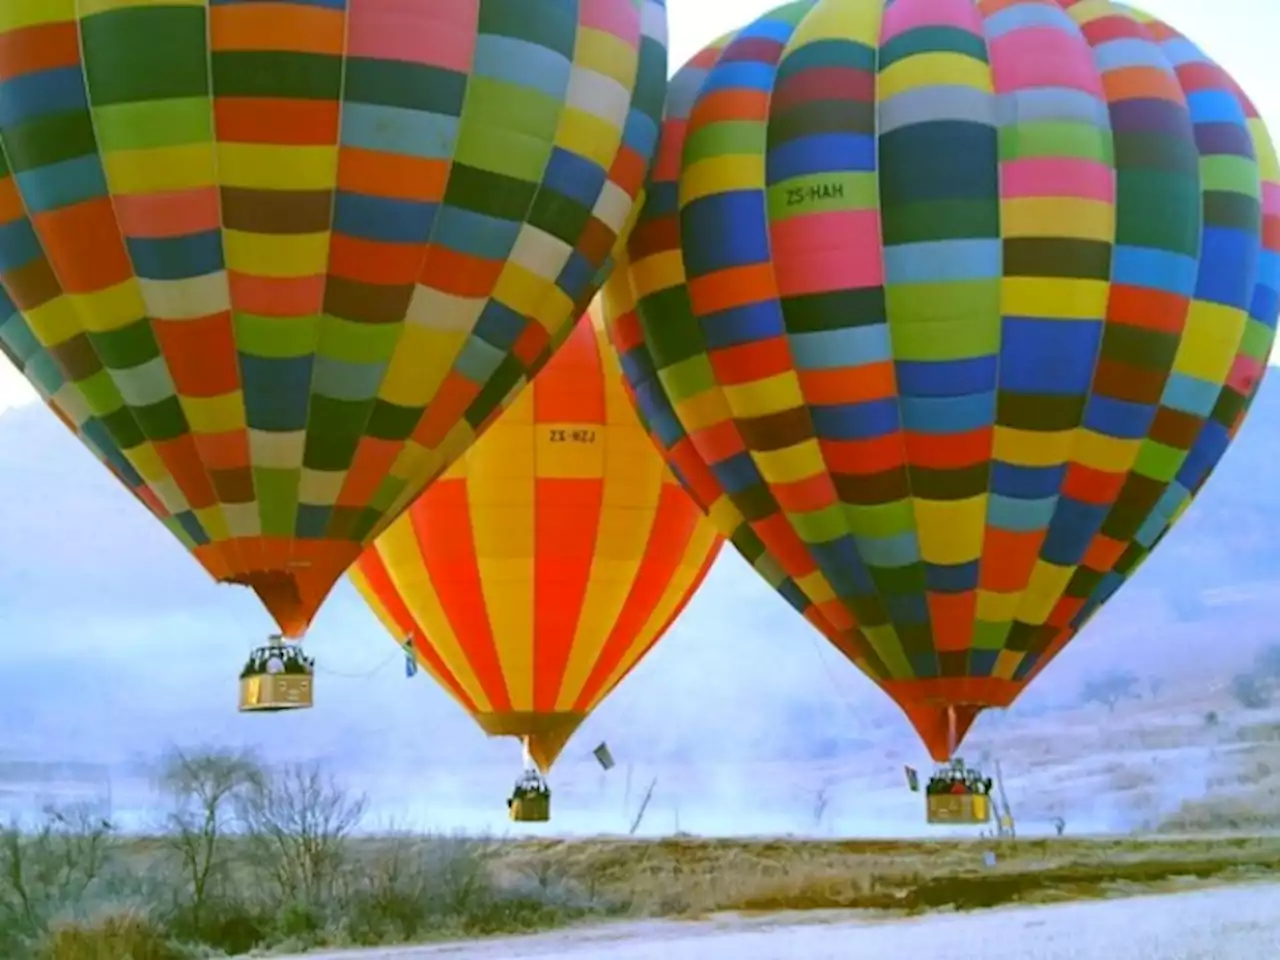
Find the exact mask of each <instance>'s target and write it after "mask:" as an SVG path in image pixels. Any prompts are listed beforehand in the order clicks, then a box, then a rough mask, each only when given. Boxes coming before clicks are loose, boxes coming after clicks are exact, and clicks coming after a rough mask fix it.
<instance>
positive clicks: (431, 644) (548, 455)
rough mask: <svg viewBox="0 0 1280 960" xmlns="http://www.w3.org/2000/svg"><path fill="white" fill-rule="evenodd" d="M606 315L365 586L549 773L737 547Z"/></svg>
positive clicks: (586, 330) (433, 666) (402, 636)
mask: <svg viewBox="0 0 1280 960" xmlns="http://www.w3.org/2000/svg"><path fill="white" fill-rule="evenodd" d="M604 338H605V333H604V328H603V323H602V322H601V320H600V319H599V317H598V316H597V315H596V313H595V311H594V310H593V311H592V313H591V314H590V315H589V317H588V318H587V319H585V320H584V321H583V322H580V323H579V324H578V326H577V328H576V329H575V330H574V332H573V334H572V335H571V336H570V338H569V340H568V341H567V342H566V344H565V345H564V346H563V347H562V348H561V350H560V351H559V352H558V353H557V354H556V356H555V357H553V358H552V360H551V362H550V363H549V364H548V366H547V368H546V369H545V370H544V371H543V372H542V373H541V374H540V375H539V376H538V377H537V378H536V379H535V380H534V381H533V385H532V386H531V387H530V388H529V389H527V390H526V391H525V392H524V393H522V394H521V395H520V396H519V397H518V398H517V399H516V400H515V402H514V403H513V404H512V406H511V407H510V408H509V409H508V410H507V411H506V412H504V413H503V414H502V416H501V417H499V418H498V420H497V421H496V422H495V423H494V424H493V425H492V426H491V427H490V428H489V429H488V431H487V432H486V433H485V435H484V436H483V437H482V438H481V439H480V441H479V442H478V443H477V444H476V445H475V446H474V447H472V448H471V449H470V450H469V451H468V452H467V453H466V455H465V456H464V457H463V458H462V459H461V460H460V461H458V463H457V464H455V465H454V466H453V468H452V469H451V470H450V471H449V472H448V473H446V474H445V475H444V476H443V477H442V478H441V479H440V480H438V481H436V483H435V484H433V485H432V486H431V488H430V489H429V490H428V491H427V492H426V493H425V494H424V495H423V496H422V497H420V498H419V499H418V500H417V501H416V502H415V503H414V505H413V506H412V507H411V508H410V509H409V510H408V512H407V513H406V514H405V515H404V516H403V517H401V518H400V519H399V520H397V521H396V522H395V523H394V524H393V525H392V526H391V527H390V528H389V529H388V530H387V531H386V532H385V533H384V534H382V536H381V537H379V538H378V539H377V540H376V541H375V543H374V544H373V545H372V546H371V547H370V548H369V549H368V550H366V551H365V553H364V554H363V555H362V557H361V558H360V560H359V561H358V562H357V563H356V565H355V567H354V568H353V569H352V571H351V577H352V579H353V580H354V581H355V584H356V587H357V589H358V590H359V591H360V593H361V595H362V596H363V597H364V598H365V600H367V601H368V603H369V605H370V606H371V607H372V608H373V610H374V611H375V612H376V613H377V615H378V617H379V618H380V619H381V620H382V622H383V624H384V625H385V626H386V628H387V629H388V630H389V631H390V632H391V633H392V635H393V636H394V637H395V638H396V640H397V641H399V642H404V641H406V640H408V639H410V638H411V639H412V643H413V650H414V653H415V655H416V656H417V658H418V660H419V662H420V663H421V664H422V665H423V666H424V667H425V668H426V669H427V670H428V671H429V672H430V673H431V674H432V675H433V676H434V677H435V678H436V679H437V680H438V681H439V682H440V684H441V685H442V686H443V687H444V688H445V689H446V690H447V691H448V692H449V693H450V694H451V695H452V696H453V697H454V699H456V700H457V701H458V702H459V703H460V704H461V705H462V706H463V708H464V709H465V710H466V711H467V712H468V713H470V714H471V715H472V716H473V717H474V718H475V719H476V721H477V722H478V723H479V724H480V726H481V728H482V729H484V731H485V732H486V733H488V734H489V735H491V736H514V737H519V738H521V740H522V741H523V742H524V744H525V747H526V751H527V757H528V759H529V760H531V761H532V763H533V764H536V766H537V767H538V768H539V769H540V770H541V771H542V772H543V773H546V772H547V771H548V770H549V769H550V767H551V765H552V764H553V763H554V762H555V760H556V758H557V757H558V756H559V754H560V752H561V750H562V749H563V748H564V745H565V743H566V742H567V741H568V739H569V737H570V736H571V735H572V734H573V732H574V731H575V730H576V729H577V727H578V726H579V724H581V723H582V721H583V720H584V719H585V717H586V716H587V714H589V713H590V712H591V710H592V709H593V708H595V707H596V706H597V705H598V704H599V703H600V702H601V700H603V699H604V697H605V696H606V695H608V693H609V692H610V691H611V690H612V689H613V688H614V687H615V686H617V684H618V683H619V681H621V680H622V678H623V677H625V676H626V675H627V673H628V672H629V671H630V670H631V669H632V668H633V667H634V666H635V665H636V664H637V663H638V662H639V661H640V659H641V658H642V657H643V656H644V655H645V653H647V652H648V651H649V650H650V649H651V648H652V647H653V645H654V644H655V643H656V642H657V641H658V639H659V638H660V637H661V636H662V635H663V633H664V632H665V631H666V630H667V628H668V627H670V625H671V623H672V622H673V621H674V620H675V618H676V617H677V616H678V615H679V613H680V611H681V610H682V609H683V608H684V606H685V604H686V603H687V602H688V600H689V598H690V597H691V596H692V595H693V593H694V591H695V590H697V588H698V586H699V585H700V584H701V582H702V580H703V578H704V576H705V575H706V572H707V570H708V568H709V567H710V566H711V563H712V561H713V560H714V559H715V557H716V555H717V554H718V552H719V549H720V544H721V540H720V538H719V537H718V535H717V534H716V532H715V530H714V528H713V527H712V525H711V523H710V522H709V521H708V520H707V519H706V518H705V517H704V516H703V514H702V512H701V510H700V509H699V508H698V506H697V505H696V504H695V503H694V502H693V500H692V499H690V497H689V495H688V494H687V493H686V492H685V491H684V489H683V488H682V487H681V486H680V484H679V483H678V482H677V481H676V479H675V477H674V476H673V475H672V473H671V471H670V470H669V469H668V468H667V466H666V464H665V463H664V462H663V459H662V457H661V455H660V454H659V452H658V449H657V447H656V445H655V443H654V441H653V440H652V439H651V438H650V437H649V435H648V434H647V433H646V431H645V428H644V426H643V425H642V424H641V422H640V420H639V418H638V417H637V414H636V412H635V410H634V408H633V407H632V405H631V403H630V401H629V399H628V397H627V395H626V392H625V387H624V385H623V381H622V376H621V371H620V369H619V367H618V361H617V359H616V356H615V355H614V353H613V351H612V350H611V349H610V348H609V347H608V345H607V342H606V341H605V339H604Z"/></svg>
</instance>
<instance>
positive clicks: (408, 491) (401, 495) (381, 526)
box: [364, 0, 484, 543]
mask: <svg viewBox="0 0 1280 960" xmlns="http://www.w3.org/2000/svg"><path fill="white" fill-rule="evenodd" d="M451 2H457V0H451ZM483 6H484V0H475V12H476V19H475V24H474V27H473V29H474V31H475V42H474V43H473V44H472V47H471V62H470V63H469V64H468V65H467V72H466V73H465V74H463V77H462V103H461V104H460V105H459V107H458V116H457V117H456V118H455V119H456V120H457V121H458V123H457V127H456V129H455V131H454V140H453V149H452V150H451V151H449V155H448V156H447V157H445V158H444V160H443V164H444V177H443V178H442V179H441V182H440V199H439V200H438V201H437V202H436V213H435V216H434V217H433V218H432V220H431V228H430V229H429V230H428V231H427V235H426V238H425V239H424V240H423V242H422V258H421V259H420V260H419V262H418V271H417V273H416V274H415V275H414V278H413V285H412V290H411V291H410V294H409V304H408V306H407V307H406V308H405V316H404V320H403V321H402V322H401V326H400V332H399V336H397V337H396V347H395V349H394V350H393V351H392V355H391V356H392V359H391V361H390V362H389V363H388V367H387V370H388V372H390V369H391V367H390V363H393V362H394V361H395V356H396V354H397V353H399V349H400V342H401V341H402V340H403V339H404V331H405V328H406V327H407V326H408V325H409V323H410V319H409V313H410V311H411V310H412V309H413V301H414V299H415V297H416V296H417V293H418V288H419V287H422V288H423V289H429V290H432V291H435V292H439V291H437V290H436V288H435V287H427V286H426V285H425V284H424V283H423V275H424V274H425V272H426V269H427V265H428V264H429V263H430V262H431V259H432V257H431V254H432V253H433V251H434V249H435V247H436V231H437V230H438V229H439V227H440V220H441V217H442V214H443V213H444V208H445V199H446V197H447V196H448V194H449V180H450V179H451V178H452V176H453V167H454V161H455V160H456V158H457V155H458V143H459V142H460V141H461V140H462V129H463V126H464V123H465V119H466V116H467V101H468V100H469V99H470V97H471V82H472V80H473V79H474V70H475V62H476V52H477V50H478V49H479V45H480V18H481V8H482V7H483ZM471 329H472V330H474V329H475V327H472V328H471ZM467 336H468V338H470V336H471V331H468V332H467ZM465 348H466V342H465V341H464V342H463V346H462V347H460V348H459V349H458V351H457V353H455V354H454V358H453V362H452V363H450V366H449V369H448V370H447V371H446V372H445V374H444V376H443V377H442V378H441V381H440V383H439V384H437V385H436V389H437V392H439V387H440V386H441V385H443V383H444V382H445V381H446V380H447V379H448V377H449V374H450V373H452V372H453V369H454V367H453V363H456V362H457V358H458V357H459V356H460V355H461V353H462V350H463V349H465ZM385 379H386V374H384V375H383V381H384V382H385ZM378 392H379V393H381V392H382V384H381V383H380V384H379V387H378ZM434 401H435V397H434V396H432V397H428V398H427V400H426V402H425V403H423V405H422V409H421V410H420V411H419V412H418V417H417V419H416V420H415V421H414V425H413V429H412V430H410V431H409V432H408V434H407V435H406V436H405V438H404V440H402V441H400V453H401V454H403V453H404V451H405V450H407V449H408V446H409V444H410V443H411V442H413V434H414V432H416V430H417V428H418V427H419V426H421V424H422V421H423V420H424V419H425V418H426V416H427V414H428V413H429V412H430V410H431V404H432V403H433V402H434ZM372 416H373V414H372V410H371V411H370V419H372ZM367 430H368V421H366V423H365V431H367ZM435 450H436V448H432V449H430V450H426V451H425V453H424V454H423V455H419V456H414V457H412V458H411V460H412V462H413V463H416V464H421V463H423V462H424V461H428V460H429V459H430V457H431V455H432V454H434V453H435ZM448 466H449V465H448V464H445V467H444V469H437V470H436V472H435V474H434V475H433V476H432V477H431V479H430V480H428V481H427V483H420V482H418V481H417V480H415V478H414V473H415V469H414V468H412V467H411V468H410V469H409V470H408V471H407V472H408V474H409V475H408V476H406V477H405V478H404V484H403V486H402V487H401V488H400V490H399V491H397V492H396V494H395V496H394V498H392V500H391V503H390V505H389V506H388V507H387V508H386V509H384V510H383V511H382V516H380V517H379V518H378V521H377V523H375V524H374V526H373V529H372V530H370V531H369V535H368V536H367V537H365V540H364V542H365V543H369V542H372V541H373V540H376V539H377V538H378V536H379V535H380V534H382V533H383V532H384V531H385V530H386V529H387V527H389V526H391V524H392V523H393V522H394V521H395V518H396V517H398V516H399V515H400V514H402V513H403V512H404V511H405V510H406V509H408V507H409V506H410V505H411V504H412V503H413V501H414V500H415V499H417V497H416V494H420V493H422V492H423V490H425V489H426V487H427V486H428V485H429V483H431V482H432V481H434V480H436V479H439V477H440V476H441V475H442V474H444V473H445V470H447V469H448Z"/></svg>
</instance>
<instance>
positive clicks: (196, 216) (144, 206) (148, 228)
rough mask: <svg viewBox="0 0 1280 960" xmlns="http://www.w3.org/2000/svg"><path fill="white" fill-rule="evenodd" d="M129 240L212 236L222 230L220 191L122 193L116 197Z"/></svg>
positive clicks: (202, 188) (203, 188)
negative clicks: (131, 238) (212, 232)
mask: <svg viewBox="0 0 1280 960" xmlns="http://www.w3.org/2000/svg"><path fill="white" fill-rule="evenodd" d="M112 199H113V202H114V203H115V208H116V222H117V223H118V224H119V225H120V232H121V233H123V234H124V235H125V236H126V237H133V238H143V237H146V238H148V239H153V240H158V239H162V238H166V237H185V236H190V235H191V234H193V233H208V232H209V231H211V230H218V229H220V228H221V227H222V215H221V212H220V205H219V198H218V188H217V187H197V188H195V189H193V190H174V191H171V192H166V193H122V194H117V195H116V196H115V197H113V198H112Z"/></svg>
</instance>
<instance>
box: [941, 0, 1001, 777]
mask: <svg viewBox="0 0 1280 960" xmlns="http://www.w3.org/2000/svg"><path fill="white" fill-rule="evenodd" d="M974 12H975V13H976V14H977V17H978V20H979V24H980V26H979V33H978V34H977V36H978V37H979V39H981V40H982V45H983V48H984V49H985V50H986V53H987V72H988V74H989V75H990V77H991V107H992V112H993V113H994V114H995V124H994V127H993V129H994V132H995V136H996V204H995V206H996V250H997V253H998V255H999V258H1000V274H999V281H998V282H999V284H1000V294H999V310H1000V313H999V316H998V317H997V319H996V322H997V325H998V326H997V333H996V354H995V361H996V362H995V381H994V384H993V386H992V398H991V400H992V408H993V409H992V411H991V439H990V441H989V443H988V447H987V483H986V496H987V504H986V509H985V510H984V511H983V513H984V516H983V518H982V539H981V541H980V543H979V544H978V581H977V583H976V584H974V587H973V613H972V615H971V617H970V620H969V645H968V647H967V648H966V649H965V652H964V664H965V669H964V675H963V677H962V678H960V679H961V682H962V683H965V682H967V681H968V679H969V678H970V677H971V676H972V675H973V651H974V640H975V639H976V638H977V633H978V600H979V598H980V597H981V596H982V568H983V566H984V562H985V559H986V557H987V537H988V535H989V534H990V532H991V519H992V512H993V511H992V501H993V499H994V497H995V493H994V492H993V490H992V487H993V486H994V484H993V483H992V481H993V479H994V477H995V464H996V436H997V432H998V431H999V429H1000V370H1001V362H1000V361H1001V358H1002V357H1003V355H1004V332H1005V330H1004V325H1005V292H1006V289H1007V285H1006V280H1007V277H1006V274H1005V255H1004V252H1005V240H1006V237H1005V229H1006V224H1005V217H1004V201H1005V188H1006V186H1007V184H1006V183H1005V175H1004V174H1005V169H1004V165H1005V161H1004V158H1003V157H1002V156H1001V150H1000V137H1001V134H1002V133H1003V132H1004V130H1003V127H1004V125H1003V124H1002V123H1001V118H1000V89H999V86H998V84H997V82H996V65H995V57H994V55H993V53H992V50H991V36H990V33H989V32H988V30H987V27H988V24H989V22H990V17H989V16H988V15H987V9H986V5H985V4H984V3H982V2H981V0H979V2H978V3H976V4H975V5H974ZM1011 103H1012V104H1013V106H1012V108H1011V109H1013V110H1015V111H1016V110H1017V101H1016V100H1012V101H1011ZM1015 125H1016V123H1015ZM1006 636H1007V634H1006ZM1001 649H1003V644H1002V645H1001ZM939 667H941V660H939ZM939 673H941V670H939ZM993 673H994V664H993V665H992V670H991V671H989V672H988V673H987V674H985V676H986V677H990V676H992V675H993ZM955 749H956V745H955V744H953V745H952V746H951V750H952V752H954V751H955Z"/></svg>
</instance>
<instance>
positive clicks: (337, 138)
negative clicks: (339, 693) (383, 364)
mask: <svg viewBox="0 0 1280 960" xmlns="http://www.w3.org/2000/svg"><path fill="white" fill-rule="evenodd" d="M340 12H341V14H342V51H341V53H339V55H338V116H337V123H336V126H335V129H334V144H333V153H334V157H333V186H332V187H331V188H330V191H329V228H328V230H327V231H326V233H327V234H328V238H329V245H328V249H327V250H326V251H325V264H324V273H323V274H322V276H323V277H324V286H323V288H322V291H321V294H320V305H319V309H318V310H317V311H316V313H315V314H314V316H313V317H312V320H313V321H314V322H313V324H312V336H311V350H310V351H309V353H310V356H311V365H310V366H311V369H310V371H309V373H308V376H307V413H306V417H305V418H304V419H303V421H302V461H301V462H300V463H299V464H298V475H297V477H296V478H295V481H294V482H295V484H296V485H295V488H294V489H295V493H296V495H295V497H294V504H293V533H292V536H290V537H289V559H288V562H287V564H286V571H285V572H286V574H287V575H288V576H289V578H290V579H291V580H292V581H293V583H294V587H295V589H296V590H297V593H298V601H299V603H301V604H302V606H303V609H304V610H307V612H308V613H310V614H311V615H312V616H314V614H315V613H316V612H318V611H311V610H309V609H308V608H309V607H310V605H311V604H310V603H309V602H308V599H307V598H306V597H305V596H304V595H303V592H302V586H301V583H300V582H299V581H300V579H302V577H303V576H304V575H305V574H306V573H309V572H310V571H311V570H312V569H314V567H310V564H318V565H321V566H322V567H327V566H328V559H327V557H324V554H323V551H322V550H317V551H315V552H314V553H313V555H312V558H311V559H310V560H304V561H302V563H303V564H305V565H307V567H308V569H307V570H304V571H302V572H301V573H300V574H296V573H295V571H297V568H298V566H299V564H298V561H297V560H296V559H295V556H296V554H297V550H298V541H299V540H300V539H301V531H300V529H299V527H300V525H301V521H302V510H303V507H304V506H310V504H304V503H303V501H302V489H303V482H304V480H305V478H306V475H307V469H308V468H307V450H308V448H309V447H310V445H311V429H312V423H311V411H312V408H313V407H314V405H315V399H316V374H317V373H318V370H317V367H318V366H319V363H320V342H321V340H322V333H321V328H322V327H323V326H324V322H325V319H324V318H325V314H326V310H325V301H326V300H327V299H328V295H329V281H330V280H331V279H332V273H331V271H332V269H333V233H334V230H333V227H334V223H335V222H336V220H337V212H338V188H339V185H340V182H341V181H340V180H339V179H338V178H339V176H340V173H341V164H342V118H343V114H344V110H343V108H344V106H345V104H346V94H347V49H348V47H349V46H350V42H351V0H342V7H341V11H340ZM210 59H211V61H212V58H210ZM298 319H301V318H294V319H293V320H291V321H288V322H297V320H298ZM370 409H372V406H371V407H370ZM361 432H362V433H363V430H362V431H361ZM356 449H357V450H358V449H359V445H358V441H357V447H356ZM351 456H352V463H354V462H355V456H356V453H355V451H352V454H351ZM350 468H351V464H348V466H347V470H350ZM317 472H321V471H317ZM344 479H345V476H344ZM327 507H328V509H329V519H328V522H327V523H326V524H325V530H324V533H323V535H322V536H320V537H317V538H315V540H316V542H317V543H318V544H322V543H324V541H326V540H331V539H332V535H331V533H330V531H331V529H332V527H333V513H334V511H335V510H336V509H337V507H338V503H337V501H336V500H335V501H334V502H333V503H330V504H327ZM307 539H311V538H310V537H309V538H307ZM322 558H323V559H322ZM343 572H344V571H341V570H340V571H339V572H338V577H335V578H334V581H333V583H331V584H330V585H329V589H330V590H332V589H333V585H334V583H336V582H337V580H338V579H339V578H341V576H342V573H343ZM307 627H308V628H309V627H310V617H308V623H307ZM304 634H305V630H304ZM297 639H299V640H301V639H302V638H301V637H298V638H297Z"/></svg>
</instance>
